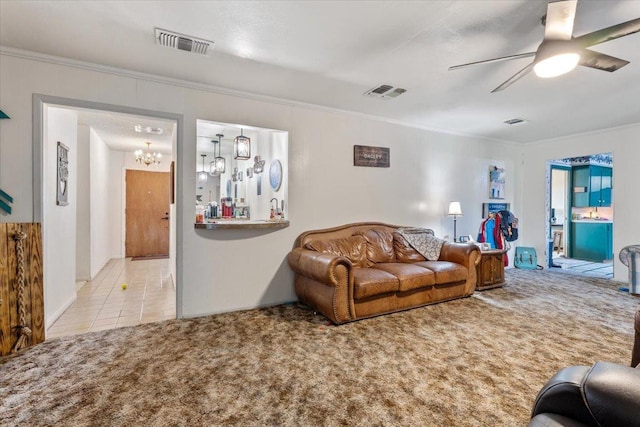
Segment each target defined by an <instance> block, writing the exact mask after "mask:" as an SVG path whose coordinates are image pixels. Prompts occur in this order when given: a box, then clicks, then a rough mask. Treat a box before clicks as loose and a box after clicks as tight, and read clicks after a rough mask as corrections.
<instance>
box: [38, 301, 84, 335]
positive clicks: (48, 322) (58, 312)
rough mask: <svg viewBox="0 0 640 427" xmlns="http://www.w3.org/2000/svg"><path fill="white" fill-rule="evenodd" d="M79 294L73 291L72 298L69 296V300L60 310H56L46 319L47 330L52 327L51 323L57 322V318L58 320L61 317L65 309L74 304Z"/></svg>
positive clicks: (45, 327)
mask: <svg viewBox="0 0 640 427" xmlns="http://www.w3.org/2000/svg"><path fill="white" fill-rule="evenodd" d="M76 298H77V296H76V293H75V292H74V293H73V296H72V297H71V298H69V300H68V301H67V302H65V303H64V304H63V305H62V306H61V307H60V308H59V309H58V310H56V312H55V313H53V314H52V315H51V316H48V317H47V319H46V320H45V323H44V330H45V331H46V330H47V329H49V328H50V327H51V325H53V324H54V323H56V320H58V319H59V318H60V316H62V313H64V312H65V310H66V309H67V308H69V306H71V304H73V302H74V301H75V300H76Z"/></svg>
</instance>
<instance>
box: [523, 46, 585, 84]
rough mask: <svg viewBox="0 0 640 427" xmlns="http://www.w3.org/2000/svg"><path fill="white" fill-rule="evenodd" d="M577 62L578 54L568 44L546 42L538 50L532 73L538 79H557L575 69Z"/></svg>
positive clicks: (578, 60)
mask: <svg viewBox="0 0 640 427" xmlns="http://www.w3.org/2000/svg"><path fill="white" fill-rule="evenodd" d="M578 62H580V54H578V53H577V52H576V51H575V48H574V46H573V45H572V44H571V43H570V42H569V43H567V42H564V41H559V40H558V41H551V42H549V41H548V42H543V43H542V44H541V45H540V47H539V48H538V52H537V54H536V59H535V61H534V66H533V71H534V72H535V73H536V76H538V77H542V78H550V77H557V76H561V75H562V74H566V73H568V72H569V71H571V70H573V69H574V68H576V66H577V65H578Z"/></svg>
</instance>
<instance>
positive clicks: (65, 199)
mask: <svg viewBox="0 0 640 427" xmlns="http://www.w3.org/2000/svg"><path fill="white" fill-rule="evenodd" d="M57 157H58V180H57V191H56V204H57V205H59V206H67V205H68V204H69V147H67V146H66V145H64V144H63V143H62V142H60V141H58V156H57Z"/></svg>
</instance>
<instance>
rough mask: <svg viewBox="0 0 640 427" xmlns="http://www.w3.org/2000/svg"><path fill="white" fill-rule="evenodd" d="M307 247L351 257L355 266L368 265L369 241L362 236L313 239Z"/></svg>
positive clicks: (350, 259) (325, 252)
mask: <svg viewBox="0 0 640 427" xmlns="http://www.w3.org/2000/svg"><path fill="white" fill-rule="evenodd" d="M304 247H305V249H310V250H312V251H318V252H322V253H323V254H331V255H336V256H343V257H346V258H347V259H349V261H351V263H352V264H353V266H354V267H367V266H368V265H369V262H368V261H367V242H366V241H365V239H364V237H362V236H351V237H345V238H341V239H330V240H312V241H311V242H309V243H307V244H306V245H304Z"/></svg>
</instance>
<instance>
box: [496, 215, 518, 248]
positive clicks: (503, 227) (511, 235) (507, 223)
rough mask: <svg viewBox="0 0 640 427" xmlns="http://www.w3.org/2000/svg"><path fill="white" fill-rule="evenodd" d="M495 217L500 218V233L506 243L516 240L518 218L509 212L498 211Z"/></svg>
mask: <svg viewBox="0 0 640 427" xmlns="http://www.w3.org/2000/svg"><path fill="white" fill-rule="evenodd" d="M496 216H498V217H500V233H502V235H503V236H504V240H505V241H507V242H513V241H514V240H518V218H516V217H515V215H514V214H512V213H511V212H510V211H506V210H504V211H498V213H497V214H496Z"/></svg>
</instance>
